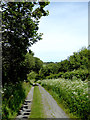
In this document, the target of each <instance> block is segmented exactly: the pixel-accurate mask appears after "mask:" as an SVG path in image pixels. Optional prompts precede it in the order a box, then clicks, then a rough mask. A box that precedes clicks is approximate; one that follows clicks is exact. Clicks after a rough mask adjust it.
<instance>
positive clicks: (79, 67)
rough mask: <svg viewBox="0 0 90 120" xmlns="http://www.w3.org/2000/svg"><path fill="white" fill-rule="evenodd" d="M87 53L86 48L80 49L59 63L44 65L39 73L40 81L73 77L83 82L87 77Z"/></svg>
mask: <svg viewBox="0 0 90 120" xmlns="http://www.w3.org/2000/svg"><path fill="white" fill-rule="evenodd" d="M89 52H90V50H89V49H87V48H82V49H81V50H80V51H78V52H74V53H73V55H72V56H70V57H69V58H68V59H66V60H63V61H61V62H57V63H52V62H50V63H49V62H47V63H44V65H43V68H41V69H40V71H39V76H41V79H45V78H47V79H52V78H60V77H62V78H65V79H72V78H73V77H74V76H75V77H77V78H80V79H82V80H85V79H87V78H88V76H89V74H90V73H89V71H88V69H89V62H88V59H89Z"/></svg>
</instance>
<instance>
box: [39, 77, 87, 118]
mask: <svg viewBox="0 0 90 120" xmlns="http://www.w3.org/2000/svg"><path fill="white" fill-rule="evenodd" d="M74 79H75V78H74ZM41 85H42V86H43V87H45V88H46V89H47V90H49V91H52V93H53V94H52V95H56V96H57V98H58V101H59V102H60V103H63V105H64V106H65V107H66V108H69V112H70V113H73V115H76V116H77V117H79V118H81V119H88V115H89V99H88V82H87V80H85V81H82V80H80V79H78V80H73V81H71V80H66V79H63V78H61V79H52V80H50V79H48V80H42V81H41Z"/></svg>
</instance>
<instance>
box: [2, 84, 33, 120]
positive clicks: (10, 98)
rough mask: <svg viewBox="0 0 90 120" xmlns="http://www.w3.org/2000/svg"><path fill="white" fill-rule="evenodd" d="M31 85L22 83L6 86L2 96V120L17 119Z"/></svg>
mask: <svg viewBox="0 0 90 120" xmlns="http://www.w3.org/2000/svg"><path fill="white" fill-rule="evenodd" d="M30 88H31V85H30V83H26V82H20V83H16V84H9V85H7V84H6V85H5V86H4V89H3V91H4V93H3V95H2V119H4V120H8V119H10V118H15V117H16V115H17V113H18V111H19V109H20V107H21V105H22V104H23V102H24V99H25V98H26V96H27V94H28V92H29V90H30Z"/></svg>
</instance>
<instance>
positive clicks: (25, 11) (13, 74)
mask: <svg viewBox="0 0 90 120" xmlns="http://www.w3.org/2000/svg"><path fill="white" fill-rule="evenodd" d="M48 4H49V2H6V3H2V11H3V12H2V50H3V52H2V56H3V58H2V61H3V83H5V82H16V81H18V79H22V80H23V79H24V77H25V76H23V69H24V59H25V55H26V53H27V50H28V49H29V47H30V46H31V45H33V44H34V43H36V42H37V41H39V40H41V36H42V33H38V29H39V27H38V25H39V20H40V18H41V17H42V16H47V15H48V11H45V10H44V7H45V6H46V5H48Z"/></svg>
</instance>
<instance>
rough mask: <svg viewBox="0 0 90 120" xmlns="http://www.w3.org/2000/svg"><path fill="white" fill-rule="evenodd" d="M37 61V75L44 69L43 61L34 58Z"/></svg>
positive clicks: (35, 69)
mask: <svg viewBox="0 0 90 120" xmlns="http://www.w3.org/2000/svg"><path fill="white" fill-rule="evenodd" d="M34 60H35V67H34V71H35V72H36V73H39V70H40V69H41V68H42V66H43V61H41V60H40V59H39V58H37V57H34Z"/></svg>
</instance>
